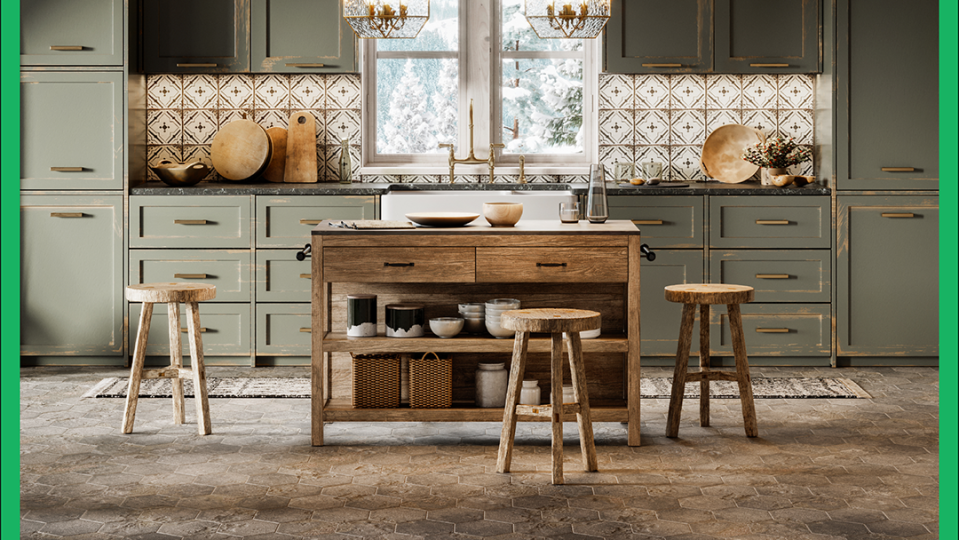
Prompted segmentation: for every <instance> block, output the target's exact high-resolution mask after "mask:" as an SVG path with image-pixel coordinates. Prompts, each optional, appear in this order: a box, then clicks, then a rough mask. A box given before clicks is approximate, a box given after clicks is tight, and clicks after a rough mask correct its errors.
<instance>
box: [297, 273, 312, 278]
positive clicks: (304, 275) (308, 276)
mask: <svg viewBox="0 0 959 540" xmlns="http://www.w3.org/2000/svg"><path fill="white" fill-rule="evenodd" d="M300 278H301V279H313V276H311V275H310V274H300Z"/></svg>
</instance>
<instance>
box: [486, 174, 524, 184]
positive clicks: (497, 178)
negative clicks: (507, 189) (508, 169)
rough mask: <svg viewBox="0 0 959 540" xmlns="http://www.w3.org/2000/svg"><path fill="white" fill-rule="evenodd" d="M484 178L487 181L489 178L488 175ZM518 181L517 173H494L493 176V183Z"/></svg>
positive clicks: (513, 182)
mask: <svg viewBox="0 0 959 540" xmlns="http://www.w3.org/2000/svg"><path fill="white" fill-rule="evenodd" d="M486 180H487V181H488V180H489V177H488V175H487V178H486ZM518 181H519V175H518V174H496V175H494V176H493V183H494V184H515V183H516V182H518Z"/></svg>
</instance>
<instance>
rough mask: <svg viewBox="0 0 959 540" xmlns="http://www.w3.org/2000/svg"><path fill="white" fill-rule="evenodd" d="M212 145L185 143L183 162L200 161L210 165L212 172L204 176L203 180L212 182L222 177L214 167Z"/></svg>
mask: <svg viewBox="0 0 959 540" xmlns="http://www.w3.org/2000/svg"><path fill="white" fill-rule="evenodd" d="M210 148H211V147H210V145H208V144H203V145H183V163H193V162H195V161H200V162H202V163H205V164H206V165H208V166H209V167H210V172H209V173H208V174H207V175H206V176H205V177H203V181H207V182H211V181H213V180H217V179H219V178H220V176H219V174H218V173H217V172H216V170H214V169H213V159H211V158H210Z"/></svg>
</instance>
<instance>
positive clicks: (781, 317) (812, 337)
mask: <svg viewBox="0 0 959 540" xmlns="http://www.w3.org/2000/svg"><path fill="white" fill-rule="evenodd" d="M739 310H740V312H741V313H742V319H743V333H744V334H745V337H746V352H747V353H748V354H749V356H828V355H829V354H830V352H831V346H832V345H831V337H830V327H831V324H830V316H829V304H742V305H740V307H739ZM709 318H710V325H709V332H710V336H709V348H710V353H711V354H721V355H724V356H732V354H733V346H732V338H731V337H730V333H729V316H728V315H727V314H726V306H712V310H711V311H710V317H709ZM694 347H695V345H694Z"/></svg>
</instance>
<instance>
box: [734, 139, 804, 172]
mask: <svg viewBox="0 0 959 540" xmlns="http://www.w3.org/2000/svg"><path fill="white" fill-rule="evenodd" d="M742 158H743V160H744V161H748V162H749V163H752V164H753V165H759V166H760V167H766V168H770V169H785V168H786V167H789V166H790V165H796V164H799V163H803V162H805V161H809V160H811V159H812V152H810V151H809V149H808V148H806V147H803V146H799V145H798V144H796V143H795V141H793V139H792V138H791V137H790V138H789V139H784V138H783V137H776V138H774V139H770V140H767V141H766V142H763V143H756V144H755V145H754V146H747V147H746V148H745V149H743V155H742Z"/></svg>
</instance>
